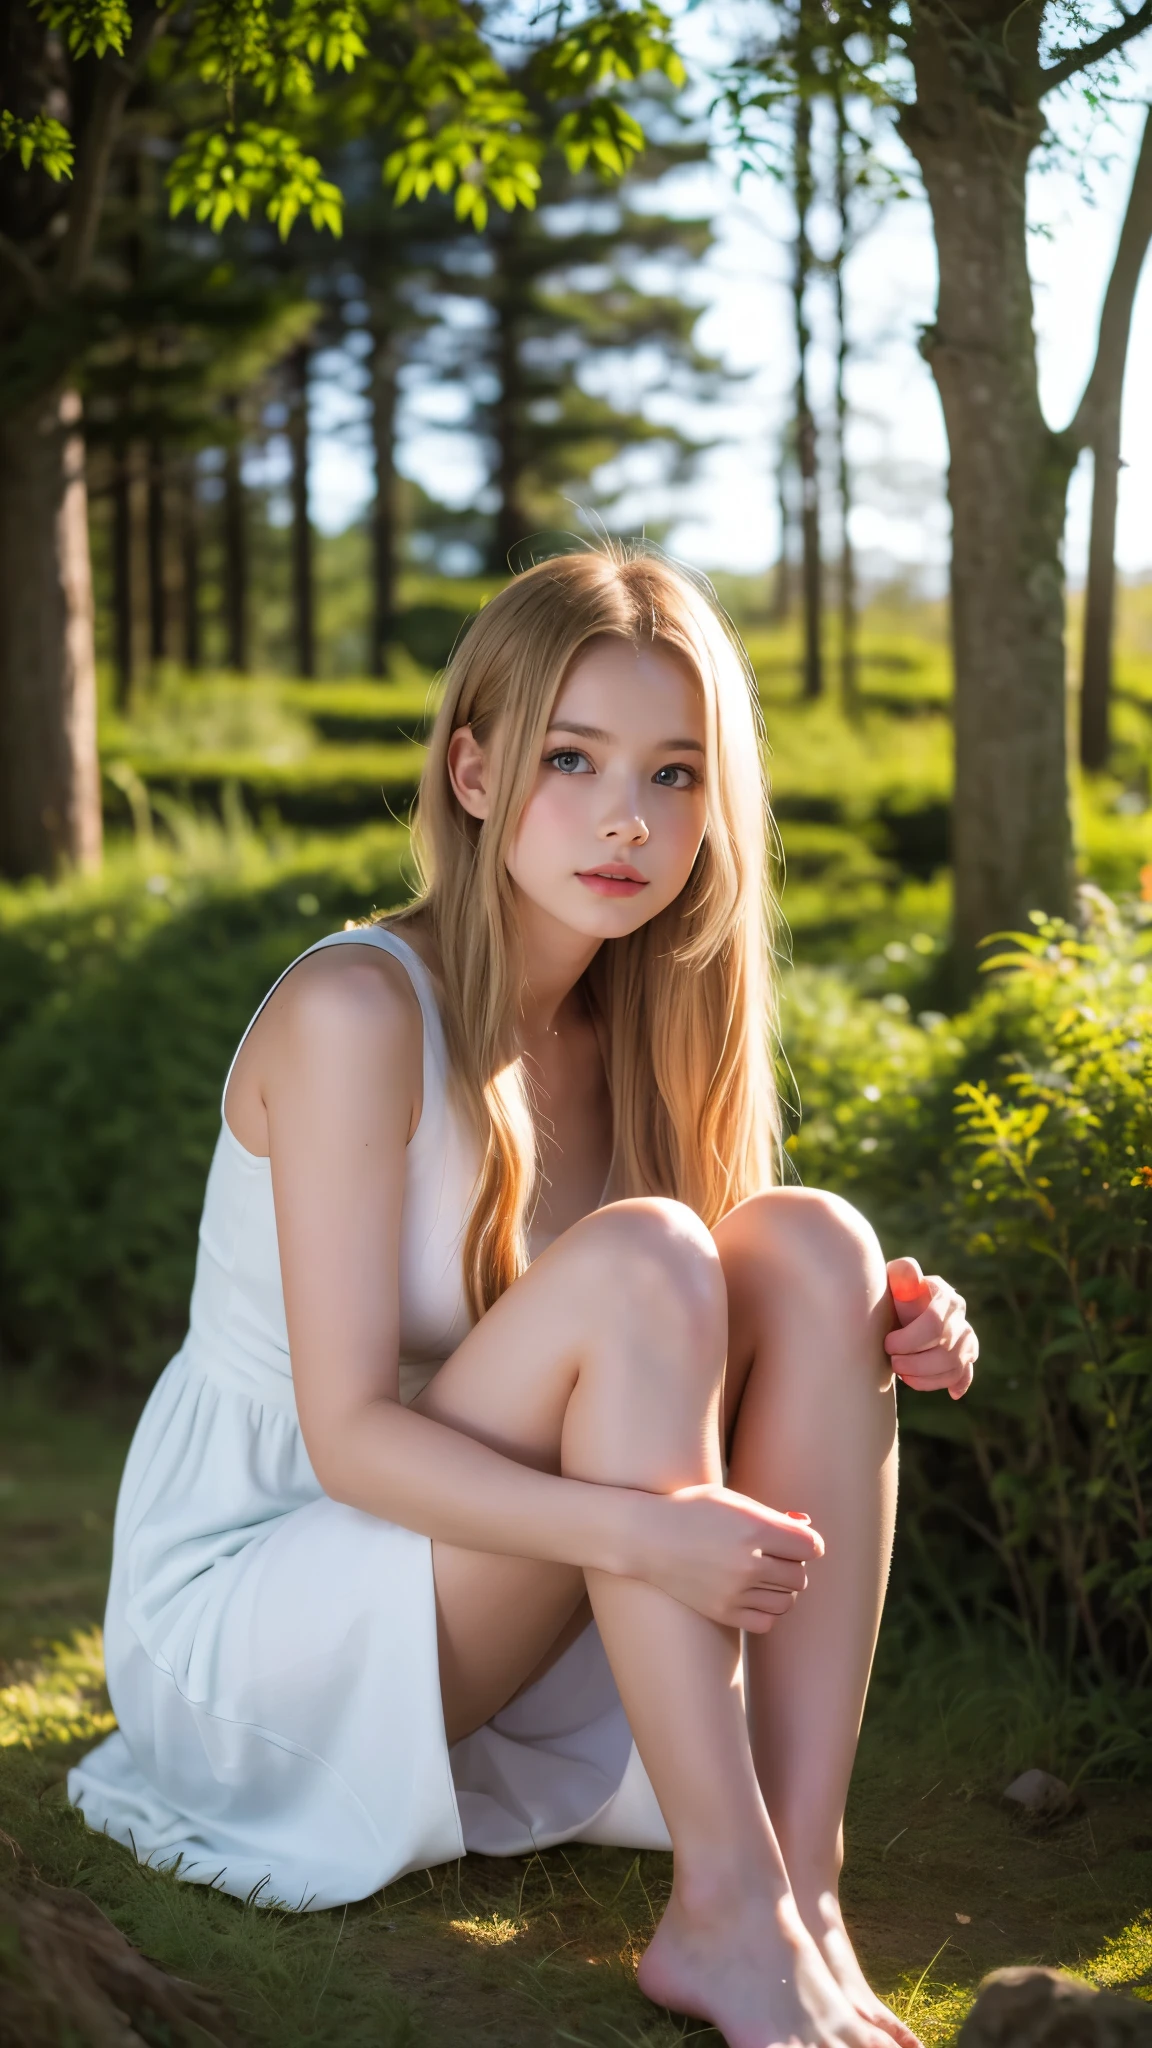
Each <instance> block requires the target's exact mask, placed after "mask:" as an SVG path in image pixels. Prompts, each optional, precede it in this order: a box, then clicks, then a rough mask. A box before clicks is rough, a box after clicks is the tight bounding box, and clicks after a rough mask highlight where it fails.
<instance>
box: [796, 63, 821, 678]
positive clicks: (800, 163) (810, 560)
mask: <svg viewBox="0 0 1152 2048" xmlns="http://www.w3.org/2000/svg"><path fill="white" fill-rule="evenodd" d="M792 175H793V181H794V186H793V197H794V199H795V204H796V242H795V247H794V250H793V262H792V310H793V318H794V322H795V330H796V460H797V465H798V467H799V470H800V536H801V585H802V596H803V609H804V668H803V677H804V685H803V687H804V695H805V697H808V698H813V697H820V696H822V695H823V692H824V663H823V654H822V649H821V615H822V613H823V610H824V590H823V580H824V579H823V563H822V561H821V556H820V478H819V462H818V450H817V440H816V419H815V415H814V413H813V411H812V400H811V397H810V395H809V390H808V350H809V345H810V343H811V339H812V337H811V333H810V330H809V327H808V307H807V294H808V284H809V280H810V278H811V274H812V246H811V243H810V242H809V239H808V217H809V213H810V211H811V207H812V199H813V187H812V104H811V101H810V100H809V99H808V98H807V97H806V96H805V95H804V94H801V95H800V96H799V97H798V99H797V101H796V113H795V128H794V136H793V160H792Z"/></svg>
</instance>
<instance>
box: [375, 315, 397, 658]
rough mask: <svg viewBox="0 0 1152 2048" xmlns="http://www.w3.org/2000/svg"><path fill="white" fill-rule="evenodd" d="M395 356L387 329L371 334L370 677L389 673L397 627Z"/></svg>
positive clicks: (384, 327)
mask: <svg viewBox="0 0 1152 2048" xmlns="http://www.w3.org/2000/svg"><path fill="white" fill-rule="evenodd" d="M396 394H397V386H396V352H395V349H394V348H393V345H392V337H391V335H390V333H389V331H388V329H387V327H386V326H384V325H382V324H381V325H379V326H376V325H374V326H373V329H372V446H373V450H374V453H375V457H376V497H375V501H374V503H373V506H372V596H373V604H372V648H371V656H372V659H371V672H372V674H373V675H374V676H383V675H385V674H386V673H387V667H388V648H389V645H390V643H391V641H392V639H393V637H394V634H395V627H396V547H397V533H396Z"/></svg>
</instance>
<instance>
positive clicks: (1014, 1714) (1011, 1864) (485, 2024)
mask: <svg viewBox="0 0 1152 2048" xmlns="http://www.w3.org/2000/svg"><path fill="white" fill-rule="evenodd" d="M131 1421H132V1415H131V1412H130V1410H129V1409H128V1408H123V1409H121V1410H119V1411H117V1410H116V1409H114V1408H113V1409H109V1407H108V1406H107V1405H102V1406H101V1408H100V1409H99V1410H91V1411H86V1410H83V1409H80V1408H73V1409H72V1410H71V1412H61V1411H60V1409H59V1407H58V1406H55V1405H52V1404H49V1402H48V1401H47V1400H46V1399H44V1398H43V1397H40V1398H37V1397H36V1396H35V1394H34V1393H29V1392H25V1393H24V1394H22V1395H20V1396H19V1397H17V1396H16V1395H15V1394H13V1393H11V1392H9V1393H8V1394H7V1395H6V1396H5V1398H4V1399H3V1401H2V1403H0V1424H2V1437H3V1442H4V1445H5V1450H4V1453H3V1458H4V1469H3V1471H0V1828H2V1829H3V1830H4V1832H5V1833H6V1834H7V1835H8V1836H9V1837H10V1838H11V1839H12V1840H13V1841H14V1842H16V1843H18V1844H19V1845H20V1848H21V1850H22V1851H23V1852H24V1855H25V1856H26V1857H27V1858H28V1859H30V1861H31V1862H32V1863H34V1864H35V1865H36V1866H37V1867H38V1868H39V1870H40V1872H41V1874H42V1875H43V1876H44V1877H45V1878H46V1879H48V1880H49V1881H50V1882H52V1883H56V1884H64V1885H72V1886H75V1887H77V1888H78V1889H80V1890H82V1891H84V1892H86V1893H87V1894H89V1895H90V1896H91V1897H92V1898H93V1899H95V1900H96V1902H97V1903H98V1904H99V1905H100V1906H101V1907H102V1908H103V1910H104V1911H105V1912H107V1913H108V1914H109V1916H110V1917H111V1918H112V1919H113V1920H114V1921H115V1922H116V1924H117V1925H118V1926H119V1927H120V1928H121V1929H122V1930H123V1931H124V1933H125V1934H127V1935H128V1937H129V1939H131V1940H132V1941H134V1942H136V1943H137V1945H138V1946H140V1947H141V1948H143V1949H144V1951H145V1953H146V1954H148V1955H150V1956H151V1957H153V1958H154V1959H155V1960H156V1961H158V1962H160V1963H161V1964H163V1965H164V1966H165V1967H166V1968H167V1969H169V1970H171V1971H173V1972H175V1973H176V1974H178V1975H181V1976H185V1977H188V1978H190V1979H192V1980H193V1981H194V1982H197V1983H199V1984H202V1985H204V1986H205V1987H206V1988H209V1989H211V1990H212V1991H214V1992H215V1993H217V1994H218V1995H219V1996H220V1997H221V1998H222V1999H223V2000H224V2002H225V2004H226V2005H227V2007H228V2009H229V2011H230V2013H231V2014H232V2016H233V2019H234V2021H235V2025H236V2030H237V2034H238V2037H239V2039H240V2041H242V2042H243V2043H244V2044H246V2048H264V2044H267V2048H273V2044H275V2048H297V2044H299V2048H324V2044H331V2048H360V2044H363V2048H368V2044H369V2043H371V2044H372V2048H449V2044H452V2048H455V2044H461V2043H465V2042H467V2043H472V2042H477V2043H483V2042H489V2043H491V2044H493V2048H545V2044H548V2048H551V2044H556V2048H560V2044H568V2048H571V2044H576V2048H666V2044H667V2048H670V2044H672V2043H674V2042H678V2041H681V2040H684V2039H693V2040H696V2041H699V2042H700V2043H701V2044H702V2048H703V2044H705V2043H707V2042H716V2041H717V2037H716V2036H715V2035H714V2034H712V2033H711V2032H710V2031H709V2030H707V2029H702V2028H699V2027H695V2028H689V2029H687V2031H685V2029H684V2027H683V2026H682V2024H681V2023H680V2022H677V2021H675V2020H673V2019H671V2018H670V2017H668V2016H666V2015H663V2014H661V2013H658V2012H656V2011H654V2010H653V2008H651V2007H650V2006H648V2005H647V2004H646V2002H645V2001H644V2000H643V1999H642V1998H641V1997H640V1995H639V1993H638V1992H637V1991H636V1988H635V1984H634V1981H633V1978H634V1967H635V1961H636V1958H637V1955H638V1954H639V1952H640V1951H641V1949H642V1948H643V1946H644V1944H645V1941H646V1940H647V1937H648V1934H649V1932H650V1930H651V1927H652V1924H653V1918H654V1916H655V1915H656V1914H657V1913H658V1912H659V1910H660V1906H661V1903H662V1901H663V1899H664V1898H665V1897H666V1895H667V1889H668V1883H669V1874H670V1865H669V1859H668V1858H667V1857H663V1856H658V1855H643V1856H632V1855H631V1854H629V1853H628V1852H627V1851H623V1850H603V1849H592V1848H573V1849H569V1850H563V1849H556V1850H550V1851H548V1852H546V1853H545V1854H544V1855H542V1856H534V1857H529V1858H522V1857H517V1858H512V1859H508V1860H503V1859H492V1858H483V1857H476V1858H472V1857H470V1858H467V1859H466V1860H465V1861H464V1862H463V1863H462V1864H460V1865H455V1864H453V1865H449V1866H446V1867H443V1868H440V1869H436V1870H432V1871H426V1872H425V1871H421V1872H417V1873H415V1874H413V1875H412V1876H410V1877H408V1878H405V1879H403V1880H402V1881H401V1882H400V1883H398V1884H396V1885H392V1886H389V1887H388V1889H387V1891H385V1892H382V1893H380V1894H379V1895H378V1896H377V1897H375V1898H373V1899H370V1900H367V1901H365V1902H363V1903H361V1904H359V1905H355V1906H352V1907H350V1908H349V1909H348V1910H347V1912H345V1913H339V1912H332V1913H319V1914H309V1915H304V1916H301V1917H295V1916H291V1915H285V1914H281V1913H277V1912H266V1911H261V1910H259V1909H257V1908H251V1907H248V1908H246V1907H244V1906H242V1905H240V1904H239V1903H238V1902H236V1901H235V1900H232V1899H228V1898H225V1897H223V1896H222V1895H220V1894H216V1893H211V1892H206V1891H203V1890H200V1889H199V1888H196V1887H193V1886H182V1885H180V1884H178V1883H177V1882H176V1881H175V1880H173V1879H171V1878H169V1877H166V1876H163V1875H159V1874H156V1873H153V1872H149V1871H145V1870H142V1869H140V1868H139V1867H138V1866H137V1865H136V1864H135V1863H134V1862H133V1860H132V1858H131V1857H130V1856H129V1855H128V1854H127V1852H125V1851H124V1850H122V1849H120V1848H119V1847H117V1846H116V1845H115V1844H113V1843H110V1842H107V1841H105V1840H102V1839H101V1838H99V1837H97V1836H94V1835H92V1834H90V1833H89V1832H88V1831H87V1830H86V1829H85V1828H84V1826H83V1823H82V1822H81V1821H80V1820H79V1819H78V1818H77V1817H76V1816H75V1815H74V1814H73V1813H72V1812H71V1810H70V1809H69V1808H68V1806H67V1804H66V1802H65V1799H64V1792H63V1781H64V1776H65V1773H66V1771H67V1769H68V1767H69V1766H70V1764H71V1763H72V1762H74V1761H75V1760H76V1758H77V1757H79V1756H80V1755H81V1754H82V1753H83V1751H84V1750H85V1749H86V1748H87V1747H88V1746H89V1745H90V1744H91V1743H92V1742H93V1741H94V1740H95V1739H97V1738H98V1737H99V1736H100V1735H101V1734H102V1733H103V1732H104V1731H105V1730H107V1729H108V1728H109V1727H110V1726H111V1725H112V1720H111V1715H110V1712H109V1708H108V1702H107V1698H106V1695H105V1693H104V1690H103V1678H102V1666H101V1659H100V1641H99V1620H100V1615H101V1611H102V1605H103V1597H104V1585H105V1579H106V1573H107V1567H108V1559H109V1554H110V1545H111V1527H112V1513H113V1507H114V1501H115V1489H116V1484H117V1480H118V1476H119V1470H120V1464H121V1460H122V1457H123V1452H124V1448H125V1445H126V1442H127V1437H128V1434H129V1432H130V1428H131ZM1061 1740H1062V1737H1061V1723H1060V1708H1059V1700H1058V1699H1057V1698H1056V1697H1055V1695H1053V1696H1052V1698H1051V1699H1046V1698H1045V1696H1044V1693H1043V1690H1042V1689H1040V1690H1038V1689H1037V1686H1036V1684H1035V1683H1034V1682H1033V1681H1030V1680H1029V1678H1028V1675H1027V1674H1026V1673H1025V1672H1024V1671H1023V1670H1022V1669H1020V1668H1017V1667H1011V1666H1010V1667H1009V1669H1008V1673H1007V1675H1006V1673H1005V1670H1004V1668H1000V1669H997V1668H996V1663H995V1660H993V1659H992V1658H991V1657H990V1656H989V1655H988V1652H987V1650H985V1652H983V1653H981V1654H979V1655H978V1654H977V1653H976V1652H974V1651H973V1649H972V1648H971V1647H969V1646H964V1645H959V1646H957V1647H956V1648H955V1649H954V1650H953V1652H952V1653H951V1661H949V1658H948V1657H947V1656H944V1655H942V1654H941V1653H940V1652H937V1654H936V1656H935V1659H934V1660H932V1661H929V1662H925V1661H924V1660H923V1659H921V1660H920V1661H919V1662H918V1663H917V1662H915V1661H914V1662H913V1663H912V1665H911V1666H910V1667H909V1666H908V1664H907V1662H906V1660H905V1658H904V1656H903V1655H902V1653H901V1651H900V1647H899V1642H898V1638H897V1635H896V1632H895V1630H893V1632H892V1633H891V1634H890V1636H889V1637H888V1638H887V1640H886V1643H885V1646H884V1648H883V1651H882V1657H881V1677H880V1681H879V1683H878V1686H877V1688H876V1692H875V1698H874V1703H873V1706H872V1708H871V1709H870V1712H869V1717H868V1720H867V1723H866V1727H865V1734H864V1740H863V1744H862V1750H861V1758H860V1763H859V1766H858V1769H857V1774H856V1780H855V1783H854V1786H853V1792H852V1800H851V1806H850V1811H849V1822H848V1872H847V1880H846V1885H845V1897H846V1904H847V1910H848V1915H849V1920H850V1924H851V1926H852V1930H853V1932H854V1934H855V1936H856V1938H857V1941H858V1943H859V1946H860V1949H861V1952H862V1954H863V1956H864V1958H865V1961H866V1964H867V1966H868V1968H869V1969H870V1971H871V1972H872V1974H873V1977H874V1981H875V1982H876V1984H877V1986H878V1988H879V1989H880V1990H881V1991H882V1992H883V1993H884V1995H885V1996H887V1997H888V1998H889V1999H890V2000H891V2001H892V2003H893V2004H894V2005H895V2007H896V2008H897V2010H898V2011H900V2012H901V2013H902V2014H903V2015H904V2017H905V2018H907V2019H909V2020H910V2021H912V2022H913V2023H914V2024H915V2025H916V2027H917V2029H918V2030H919V2031H920V2032H921V2034H922V2035H923V2038H924V2040H925V2041H926V2043H928V2044H930V2048H931V2044H937V2043H944V2042H947V2041H949V2040H950V2039H951V2038H952V2036H953V2034H954V2032H955V2029H956V2027H957V2026H958V2024H959V2022H960V2021H961V2019H962V2018H963V2015H964V2013H965V2012H966V2010H967V2008H968V2006H969V2004H970V2003H971V2000H972V1997H973V1994H974V1991H975V1988H976V1986H977V1984H978V1982H979V1980H980V1978H981V1977H982V1976H983V1975H984V1974H985V1972H987V1971H988V1970H991V1969H995V1968H998V1967H1000V1966H1002V1965H1004V1964H1009V1963H1021V1962H1029V1963H1030V1962H1045V1963H1055V1964H1059V1965H1061V1966H1062V1967H1064V1968H1066V1969H1070V1970H1073V1971H1075V1972H1076V1973H1078V1974H1080V1975H1082V1976H1084V1977H1086V1978H1088V1979H1089V1980H1090V1981H1092V1982H1094V1983H1097V1984H1101V1985H1104V1984H1108V1985H1114V1986H1120V1987H1124V1988H1127V1989H1130V1990H1132V1991H1134V1992H1135V1993H1136V1994H1137V1995H1138V1996H1143V1997H1145V1998H1152V1915H1150V1914H1149V1912H1148V1910H1147V1900H1148V1896H1149V1886H1150V1883H1152V1789H1150V1788H1148V1787H1141V1786H1134V1785H1131V1784H1124V1785H1120V1784H1108V1783H1106V1782H1100V1783H1094V1782H1090V1781H1089V1782H1085V1783H1083V1785H1082V1788H1081V1789H1082V1792H1083V1796H1084V1807H1083V1810H1082V1811H1081V1812H1080V1813H1079V1814H1078V1815H1076V1816H1075V1817H1074V1818H1073V1819H1071V1820H1070V1821H1068V1822H1067V1823H1065V1824H1064V1825H1062V1826H1060V1827H1058V1828H1055V1829H1050V1830H1046V1831H1036V1830H1030V1829H1029V1828H1027V1827H1025V1826H1023V1825H1022V1824H1021V1823H1020V1822H1019V1821H1018V1820H1017V1819H1015V1818H1014V1816H1013V1814H1012V1812H1011V1810H1010V1809H1008V1808H1007V1807H1005V1805H1004V1804H1003V1802H1002V1800H1001V1799H1000V1798H999V1796H998V1794H999V1791H1000V1788H1001V1786H1002V1785H1003V1784H1004V1783H1005V1782H1006V1775H1005V1774H1006V1772H1008V1771H1010V1770H1011V1769H1013V1768H1019V1767H1021V1766H1024V1765H1027V1764H1029V1763H1031V1762H1035V1761H1037V1760H1040V1761H1042V1762H1045V1763H1048V1764H1049V1765H1052V1764H1055V1765H1056V1766H1059V1764H1060V1763H1061V1761H1062V1758H1061Z"/></svg>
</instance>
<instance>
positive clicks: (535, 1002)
mask: <svg viewBox="0 0 1152 2048" xmlns="http://www.w3.org/2000/svg"><path fill="white" fill-rule="evenodd" d="M516 894H517V913H518V916H517V923H518V926H519V934H520V948H521V958H522V961H523V967H524V979H523V982H522V984H521V996H520V1016H521V1030H522V1032H523V1036H524V1040H525V1042H526V1043H527V1044H529V1045H530V1044H531V1043H532V1041H533V1039H538V1038H543V1037H546V1036H547V1035H548V1033H549V1032H552V1031H554V1030H555V1029H556V1023H557V1019H558V1017H559V1015H560V1012H561V1010H562V1009H563V1008H564V1005H565V1003H566V1002H567V1000H568V998H569V996H570V995H571V993H572V990H573V989H574V988H575V986H576V983H577V982H578V981H579V979H580V976H581V975H582V974H583V973H584V971H585V969H586V968H587V967H588V966H589V965H590V963H591V962H592V961H593V960H594V959H595V957H596V955H597V953H598V952H599V950H600V945H601V941H600V940H599V939H591V938H587V937H585V936H584V935H583V934H582V933H581V932H574V931H572V930H571V928H570V927H569V926H568V925H562V924H560V923H558V922H557V920H556V919H555V918H551V917H549V916H548V915H547V913H546V912H545V911H542V910H540V909H539V907H538V905H536V904H534V903H530V902H528V901H527V899H526V898H525V897H524V896H522V895H521V894H520V891H519V890H517V892H516Z"/></svg>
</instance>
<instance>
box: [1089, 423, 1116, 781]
mask: <svg viewBox="0 0 1152 2048" xmlns="http://www.w3.org/2000/svg"><path fill="white" fill-rule="evenodd" d="M1119 500H1120V418H1119V413H1117V415H1116V418H1115V421H1114V422H1113V421H1109V422H1108V425H1107V427H1102V428H1101V429H1100V431H1099V432H1098V434H1097V438H1096V443H1095V446H1094V448H1093V450H1092V523H1091V528H1090V531H1089V536H1088V578H1087V582H1086V584H1085V589H1084V651H1083V656H1082V666H1081V671H1080V760H1081V763H1082V765H1083V766H1084V767H1085V768H1092V769H1097V770H1099V769H1103V768H1106V767H1107V766H1108V756H1109V754H1110V753H1111V751H1112V638H1113V629H1114V624H1115V616H1116V512H1117V508H1118V505H1119Z"/></svg>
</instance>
